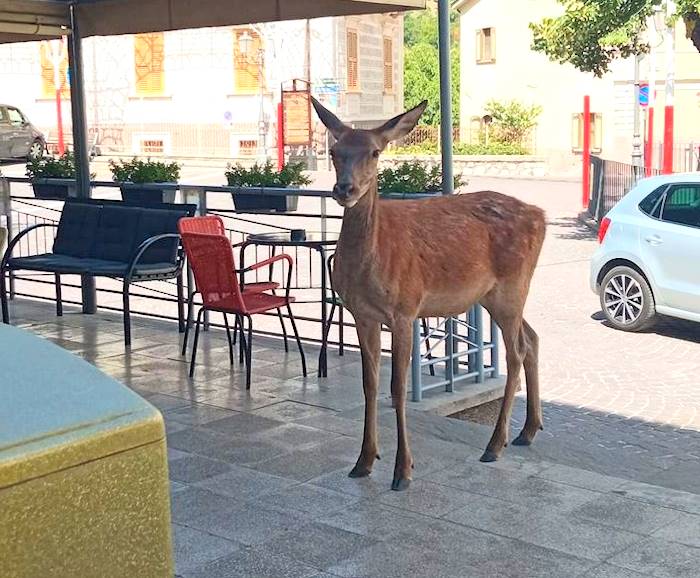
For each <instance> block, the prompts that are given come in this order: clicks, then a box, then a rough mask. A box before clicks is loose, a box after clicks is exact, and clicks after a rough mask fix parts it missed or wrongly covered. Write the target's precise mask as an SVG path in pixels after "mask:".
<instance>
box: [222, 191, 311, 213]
mask: <svg viewBox="0 0 700 578" xmlns="http://www.w3.org/2000/svg"><path fill="white" fill-rule="evenodd" d="M231 196H232V197H233V206H234V207H235V208H236V210H237V211H275V212H277V213H288V212H292V211H296V210H297V207H298V206H299V197H298V196H297V195H251V194H243V193H237V194H232V195H231Z"/></svg>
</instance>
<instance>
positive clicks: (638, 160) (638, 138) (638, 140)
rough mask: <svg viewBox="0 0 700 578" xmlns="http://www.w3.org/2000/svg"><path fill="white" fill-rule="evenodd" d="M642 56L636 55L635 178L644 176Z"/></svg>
mask: <svg viewBox="0 0 700 578" xmlns="http://www.w3.org/2000/svg"><path fill="white" fill-rule="evenodd" d="M641 61H642V55H641V54H636V55H635V57H634V126H633V132H632V166H634V171H635V178H637V179H638V178H640V177H641V176H642V166H643V164H644V160H643V158H642V135H641V104H640V102H639V90H640V81H639V75H640V67H641Z"/></svg>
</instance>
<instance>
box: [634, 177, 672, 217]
mask: <svg viewBox="0 0 700 578" xmlns="http://www.w3.org/2000/svg"><path fill="white" fill-rule="evenodd" d="M667 188H668V185H662V186H660V187H659V188H657V189H656V190H655V191H654V192H653V193H651V194H650V195H649V196H647V197H646V198H645V199H644V200H643V201H642V202H641V203H639V209H640V210H641V211H642V212H643V213H646V214H647V215H649V216H650V217H653V218H655V219H658V218H659V211H660V208H659V207H661V205H662V200H661V199H662V198H663V196H664V193H665V192H666V189H667Z"/></svg>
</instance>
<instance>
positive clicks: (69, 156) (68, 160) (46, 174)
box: [26, 151, 77, 200]
mask: <svg viewBox="0 0 700 578" xmlns="http://www.w3.org/2000/svg"><path fill="white" fill-rule="evenodd" d="M26 174H27V176H28V177H29V178H30V179H31V182H32V188H33V189H34V196H35V197H36V198H37V199H55V200H65V199H67V198H68V197H75V196H76V195H77V187H76V183H75V182H72V183H55V182H51V181H50V180H49V179H72V180H73V181H75V157H74V156H73V153H71V152H68V151H66V152H65V153H63V155H61V156H44V157H38V158H31V159H29V161H28V162H27V171H26Z"/></svg>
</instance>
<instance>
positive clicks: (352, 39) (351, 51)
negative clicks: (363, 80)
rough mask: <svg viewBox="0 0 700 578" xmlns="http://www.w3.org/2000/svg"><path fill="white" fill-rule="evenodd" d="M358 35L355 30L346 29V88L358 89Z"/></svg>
mask: <svg viewBox="0 0 700 578" xmlns="http://www.w3.org/2000/svg"><path fill="white" fill-rule="evenodd" d="M357 44H358V36H357V32H356V31H355V30H348V37H347V51H348V54H347V69H348V88H347V89H348V90H359V89H360V78H359V69H358V60H357Z"/></svg>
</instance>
